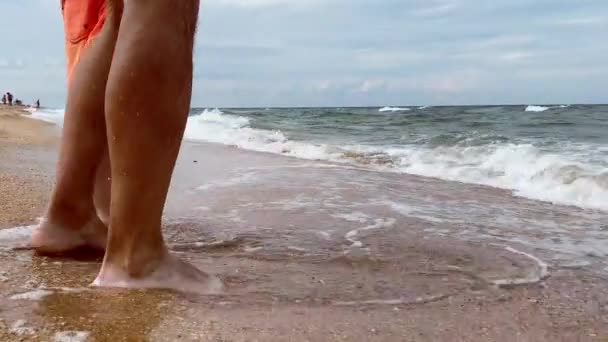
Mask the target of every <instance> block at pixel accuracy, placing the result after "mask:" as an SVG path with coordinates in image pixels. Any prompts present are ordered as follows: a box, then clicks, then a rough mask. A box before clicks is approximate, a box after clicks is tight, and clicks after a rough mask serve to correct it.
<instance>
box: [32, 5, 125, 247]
mask: <svg viewBox="0 0 608 342" xmlns="http://www.w3.org/2000/svg"><path fill="white" fill-rule="evenodd" d="M106 11H107V18H106V22H105V24H104V27H103V29H102V30H101V32H100V33H99V35H98V36H97V37H96V38H95V39H94V41H93V42H92V43H91V45H90V46H89V48H88V49H87V50H86V51H85V53H84V54H83V56H82V58H81V60H80V62H79V63H78V64H77V65H76V66H75V69H74V71H73V77H72V82H71V85H70V87H69V89H68V98H67V106H66V113H65V120H64V128H63V138H62V141H61V147H60V153H59V162H58V165H57V176H56V177H57V178H56V185H55V188H54V190H53V193H52V195H51V200H50V204H49V207H48V210H47V213H46V215H45V218H44V219H43V221H42V222H41V223H40V226H39V227H38V229H37V230H36V231H35V233H34V235H33V237H32V247H34V249H35V250H36V251H37V252H38V253H40V254H60V253H65V252H69V251H71V250H74V249H77V248H80V247H92V248H95V249H102V250H103V249H104V248H105V244H106V236H107V229H106V227H105V226H104V225H103V223H102V222H101V221H100V220H99V218H98V217H97V214H96V210H95V206H94V203H93V189H94V181H95V174H96V170H97V168H98V166H99V163H100V160H101V158H102V156H103V152H104V150H106V149H107V138H106V128H105V118H104V97H105V96H104V95H105V89H106V83H107V79H108V73H109V70H110V65H111V62H112V54H113V51H114V46H115V43H116V38H117V36H118V30H119V25H120V18H121V15H122V3H121V2H119V1H114V0H108V1H107V6H106Z"/></svg>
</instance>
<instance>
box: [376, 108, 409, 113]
mask: <svg viewBox="0 0 608 342" xmlns="http://www.w3.org/2000/svg"><path fill="white" fill-rule="evenodd" d="M408 110H410V109H409V108H401V107H382V108H380V109H378V111H379V112H404V111H408Z"/></svg>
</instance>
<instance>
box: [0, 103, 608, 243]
mask: <svg viewBox="0 0 608 342" xmlns="http://www.w3.org/2000/svg"><path fill="white" fill-rule="evenodd" d="M387 108H390V107H387ZM552 108H557V107H540V106H529V107H528V108H527V109H526V110H528V109H529V110H532V111H544V110H549V109H552ZM393 109H394V108H393ZM33 117H35V118H41V119H43V120H46V121H50V122H56V123H58V124H61V122H63V119H62V117H63V115H62V111H61V110H38V111H34V112H33ZM185 138H186V139H188V140H193V141H206V142H212V143H219V144H225V145H231V146H236V147H239V148H242V149H247V150H253V151H260V152H268V153H275V154H281V155H286V156H291V157H297V158H302V159H309V160H326V161H334V162H348V163H351V164H357V163H359V162H363V164H364V165H365V166H366V167H376V168H377V169H378V170H383V171H387V170H390V171H399V172H404V173H410V174H416V175H422V176H427V177H435V178H441V179H445V180H452V181H460V182H465V183H473V184H482V185H489V186H494V187H498V188H503V189H508V190H512V191H513V192H514V194H516V195H518V196H523V197H527V198H532V199H538V200H544V201H549V202H553V203H559V204H568V205H576V206H580V207H586V208H596V209H603V210H608V163H606V159H605V157H604V156H605V153H606V151H607V149H606V146H600V145H590V144H588V145H582V144H579V145H574V144H569V143H568V142H564V145H563V146H561V147H560V149H559V150H556V151H554V152H549V151H545V150H541V149H539V148H538V147H537V146H534V145H532V144H528V143H521V142H520V143H495V144H490V143H488V144H485V145H477V144H469V145H466V144H465V145H459V144H456V145H453V146H443V145H442V146H437V147H431V146H428V145H424V144H420V145H402V146H385V147H382V146H377V147H370V146H360V145H357V146H355V145H348V146H347V145H341V146H337V145H325V144H315V143H312V142H305V141H293V140H290V139H288V138H287V136H286V135H285V134H283V133H282V132H280V131H271V130H264V129H258V128H254V127H251V120H250V119H249V118H247V117H244V116H239V115H232V114H226V113H223V112H222V111H221V110H219V109H212V110H204V111H203V112H202V113H201V114H198V115H194V116H191V117H189V118H188V123H187V127H186V132H185ZM368 157H369V158H368ZM376 161H380V163H378V162H376ZM387 161H388V162H389V163H387ZM2 238H3V237H2V234H0V242H2Z"/></svg>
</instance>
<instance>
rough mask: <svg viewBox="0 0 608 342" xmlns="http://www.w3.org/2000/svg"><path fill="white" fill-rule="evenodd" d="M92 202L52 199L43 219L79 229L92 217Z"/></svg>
mask: <svg viewBox="0 0 608 342" xmlns="http://www.w3.org/2000/svg"><path fill="white" fill-rule="evenodd" d="M94 215H96V214H95V208H94V207H93V205H92V203H86V202H84V203H83V202H78V201H65V200H56V201H52V202H51V205H50V206H49V208H48V210H47V213H46V215H45V220H46V221H48V222H50V223H52V224H56V225H60V226H63V227H65V228H67V229H76V230H78V229H81V228H82V227H83V226H85V225H86V224H87V223H89V222H90V221H91V218H92V217H94Z"/></svg>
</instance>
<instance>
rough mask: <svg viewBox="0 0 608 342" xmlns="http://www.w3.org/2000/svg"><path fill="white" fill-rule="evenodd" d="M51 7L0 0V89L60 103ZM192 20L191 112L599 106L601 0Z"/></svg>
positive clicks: (327, 1) (237, 10)
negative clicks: (206, 108) (194, 109)
mask: <svg viewBox="0 0 608 342" xmlns="http://www.w3.org/2000/svg"><path fill="white" fill-rule="evenodd" d="M58 3H59V0H18V1H17V0H0V13H2V14H1V15H2V20H0V37H2V38H1V43H0V91H2V92H4V91H6V90H11V91H12V92H13V93H14V94H16V95H17V97H20V98H23V100H25V101H26V102H31V101H34V100H35V99H36V98H40V99H41V101H42V102H43V104H48V105H52V106H58V107H60V106H63V104H64V102H65V80H64V78H65V76H64V75H65V67H64V63H65V61H64V56H63V27H62V23H61V15H60V12H59V8H58V7H59V5H58ZM200 13H201V16H200V23H199V30H198V33H197V40H196V51H195V56H194V59H195V69H196V70H195V79H194V94H193V99H192V102H193V106H209V107H211V106H218V107H226V106H290V105H291V106H331V105H339V106H345V105H351V106H357V105H378V106H383V105H399V104H402V105H408V104H412V105H413V104H419V105H440V104H507V103H517V104H532V103H606V102H608V92H607V89H608V87H606V83H607V80H608V44H606V37H608V1H606V0H206V1H205V0H203V4H202V8H201V12H200ZM151 100H154V99H151Z"/></svg>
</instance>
